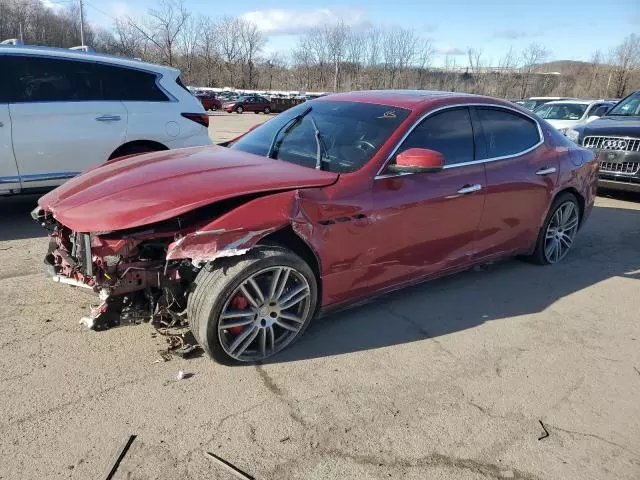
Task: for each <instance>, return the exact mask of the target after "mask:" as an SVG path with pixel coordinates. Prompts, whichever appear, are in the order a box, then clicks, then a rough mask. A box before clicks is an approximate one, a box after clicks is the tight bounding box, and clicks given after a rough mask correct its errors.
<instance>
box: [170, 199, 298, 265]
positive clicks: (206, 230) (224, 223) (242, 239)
mask: <svg viewBox="0 0 640 480" xmlns="http://www.w3.org/2000/svg"><path fill="white" fill-rule="evenodd" d="M297 206H298V192H297V191H296V190H291V191H285V192H280V193H275V194H273V195H268V196H265V197H260V198H257V199H254V200H251V201H249V202H247V203H245V204H244V205H241V206H239V207H237V208H235V209H234V210H232V211H230V212H228V213H226V214H224V215H222V216H221V217H219V218H217V219H215V220H213V221H212V222H210V223H208V224H206V225H204V226H203V227H201V228H199V229H198V230H196V231H195V232H192V233H189V234H187V235H184V236H183V237H181V238H179V239H177V240H176V241H175V242H173V243H171V244H170V245H169V247H168V250H167V260H183V259H189V260H191V262H192V263H193V264H194V265H199V264H202V263H206V262H209V261H212V260H215V259H216V258H220V257H228V256H235V255H243V254H244V253H246V252H247V251H248V250H249V249H250V248H252V247H254V246H255V245H256V244H257V243H258V242H259V241H260V240H261V239H262V238H264V237H265V236H266V235H268V234H270V233H273V232H275V231H276V230H279V229H281V228H284V227H286V226H288V225H290V224H291V222H292V219H293V218H294V216H295V215H296V210H297Z"/></svg>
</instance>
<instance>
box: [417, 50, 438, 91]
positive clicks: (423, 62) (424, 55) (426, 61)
mask: <svg viewBox="0 0 640 480" xmlns="http://www.w3.org/2000/svg"><path fill="white" fill-rule="evenodd" d="M417 48H418V53H417V59H418V62H417V67H418V88H420V89H422V88H424V79H425V77H426V73H427V69H428V68H429V67H430V66H431V62H432V60H433V56H434V55H435V53H436V49H435V47H434V46H433V43H432V42H431V40H430V39H428V38H425V39H423V40H422V41H421V42H420V43H419V44H418V47H417Z"/></svg>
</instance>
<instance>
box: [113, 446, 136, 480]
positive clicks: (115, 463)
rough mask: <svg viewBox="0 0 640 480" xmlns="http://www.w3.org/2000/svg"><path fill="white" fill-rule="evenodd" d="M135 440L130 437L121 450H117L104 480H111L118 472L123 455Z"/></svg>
mask: <svg viewBox="0 0 640 480" xmlns="http://www.w3.org/2000/svg"><path fill="white" fill-rule="evenodd" d="M135 439H136V436H135V435H130V436H129V438H128V439H127V441H126V442H125V443H124V445H123V446H122V448H120V449H118V451H117V452H116V454H115V455H114V457H113V458H114V461H113V462H112V463H111V465H112V466H111V469H110V470H109V472H108V473H107V477H106V480H111V479H112V478H113V476H114V475H115V474H116V472H117V471H118V467H119V466H120V462H122V459H123V458H124V457H125V455H126V454H127V452H128V451H129V448H131V444H132V443H133V441H134V440H135Z"/></svg>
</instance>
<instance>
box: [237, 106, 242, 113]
mask: <svg viewBox="0 0 640 480" xmlns="http://www.w3.org/2000/svg"><path fill="white" fill-rule="evenodd" d="M242 112H244V108H242V106H238V107H236V113H242Z"/></svg>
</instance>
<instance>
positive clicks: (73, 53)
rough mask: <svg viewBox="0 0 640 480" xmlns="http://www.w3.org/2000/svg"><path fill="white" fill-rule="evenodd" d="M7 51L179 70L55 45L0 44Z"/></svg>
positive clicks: (0, 48) (158, 70) (162, 71)
mask: <svg viewBox="0 0 640 480" xmlns="http://www.w3.org/2000/svg"><path fill="white" fill-rule="evenodd" d="M8 53H12V54H16V55H27V56H30V55H33V56H38V57H55V58H68V59H73V60H84V61H89V62H91V61H93V62H99V63H108V64H112V65H120V66H123V67H131V68H137V69H140V70H149V71H153V72H158V73H164V72H168V71H171V72H174V73H177V74H179V73H180V71H179V70H177V69H175V68H171V67H165V66H163V65H156V64H154V63H147V62H143V61H141V60H136V59H134V58H127V57H118V56H116V55H107V54H105V53H95V52H82V51H78V50H71V49H68V48H56V47H41V46H31V45H29V46H25V45H0V55H6V54H8Z"/></svg>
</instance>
